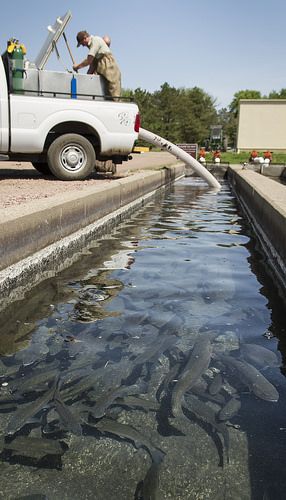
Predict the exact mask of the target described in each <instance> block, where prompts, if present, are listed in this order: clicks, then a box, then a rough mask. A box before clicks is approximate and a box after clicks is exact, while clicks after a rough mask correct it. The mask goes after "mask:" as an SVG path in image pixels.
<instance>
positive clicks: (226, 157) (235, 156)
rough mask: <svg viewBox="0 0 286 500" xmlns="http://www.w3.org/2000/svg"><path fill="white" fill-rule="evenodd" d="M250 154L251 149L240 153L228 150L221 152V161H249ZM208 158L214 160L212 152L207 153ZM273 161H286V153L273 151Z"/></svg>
mask: <svg viewBox="0 0 286 500" xmlns="http://www.w3.org/2000/svg"><path fill="white" fill-rule="evenodd" d="M249 156H250V151H242V152H240V153H233V152H231V151H227V152H226V153H221V162H222V163H224V162H226V163H243V162H248V160H249ZM206 160H207V161H211V160H212V153H207V155H206ZM272 163H282V164H284V163H286V153H273V155H272Z"/></svg>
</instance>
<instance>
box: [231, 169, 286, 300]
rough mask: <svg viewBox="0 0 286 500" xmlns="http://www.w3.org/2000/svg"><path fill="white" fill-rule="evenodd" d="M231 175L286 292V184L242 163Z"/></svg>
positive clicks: (234, 186) (236, 192)
mask: <svg viewBox="0 0 286 500" xmlns="http://www.w3.org/2000/svg"><path fill="white" fill-rule="evenodd" d="M228 179H229V181H230V184H231V186H232V188H233V191H234V193H235V194H236V196H237V198H238V200H239V202H240V203H241V205H242V208H243V209H244V211H245V212H246V215H247V216H248V218H249V220H250V222H251V224H252V225H253V227H254V229H255V232H256V235H257V236H258V238H259V240H260V242H261V244H262V246H263V247H264V250H265V253H266V255H267V256H268V262H269V264H270V265H271V266H272V268H273V270H274V272H275V274H276V276H277V278H278V281H279V282H280V284H281V288H282V290H283V294H285V295H286V293H285V290H286V186H285V185H283V184H280V183H279V182H276V181H275V180H273V179H270V178H269V177H266V176H265V175H261V174H260V173H258V172H255V171H253V170H252V169H249V168H246V169H244V168H242V166H241V165H240V166H238V165H232V166H231V167H229V169H228Z"/></svg>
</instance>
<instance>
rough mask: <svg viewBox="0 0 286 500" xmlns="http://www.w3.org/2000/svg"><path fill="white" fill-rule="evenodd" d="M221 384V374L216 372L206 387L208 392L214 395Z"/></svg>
mask: <svg viewBox="0 0 286 500" xmlns="http://www.w3.org/2000/svg"><path fill="white" fill-rule="evenodd" d="M222 384H223V379H222V375H221V373H217V374H216V375H215V376H214V379H213V380H212V381H211V383H210V385H209V387H208V391H209V393H210V394H211V395H212V396H214V395H215V394H217V393H218V392H219V391H220V390H221V388H222Z"/></svg>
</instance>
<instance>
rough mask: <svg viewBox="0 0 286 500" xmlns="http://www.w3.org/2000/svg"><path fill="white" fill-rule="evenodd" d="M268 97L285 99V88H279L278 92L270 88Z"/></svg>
mask: <svg viewBox="0 0 286 500" xmlns="http://www.w3.org/2000/svg"><path fill="white" fill-rule="evenodd" d="M268 99H286V89H281V90H280V92H277V91H276V90H272V92H270V94H269V96H268Z"/></svg>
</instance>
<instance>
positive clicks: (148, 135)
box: [139, 127, 221, 189]
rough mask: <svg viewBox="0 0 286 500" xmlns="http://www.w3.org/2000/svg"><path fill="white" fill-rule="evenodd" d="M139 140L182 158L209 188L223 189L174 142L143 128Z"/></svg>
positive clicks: (140, 130)
mask: <svg viewBox="0 0 286 500" xmlns="http://www.w3.org/2000/svg"><path fill="white" fill-rule="evenodd" d="M139 138H140V139H142V140H144V141H146V142H150V143H151V144H154V146H158V147H160V148H162V149H165V150H166V151H168V153H171V155H174V156H176V158H180V160H182V161H183V162H184V163H186V164H187V165H189V166H190V167H192V168H193V169H194V170H195V171H196V173H197V174H198V175H199V176H200V177H202V178H203V179H204V180H205V181H206V182H207V183H208V185H209V186H211V187H214V188H217V189H221V185H220V183H219V182H218V181H217V180H216V178H215V177H214V176H213V175H212V174H211V173H210V172H209V171H208V170H207V169H206V168H205V167H204V166H203V165H201V164H200V163H199V162H198V161H197V160H195V158H193V157H192V156H191V155H189V154H188V153H186V152H185V151H183V150H182V149H181V148H179V147H178V146H175V144H173V143H172V142H169V141H167V140H166V139H163V137H160V136H159V135H157V134H153V132H149V130H145V129H144V128H141V127H140V129H139Z"/></svg>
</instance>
